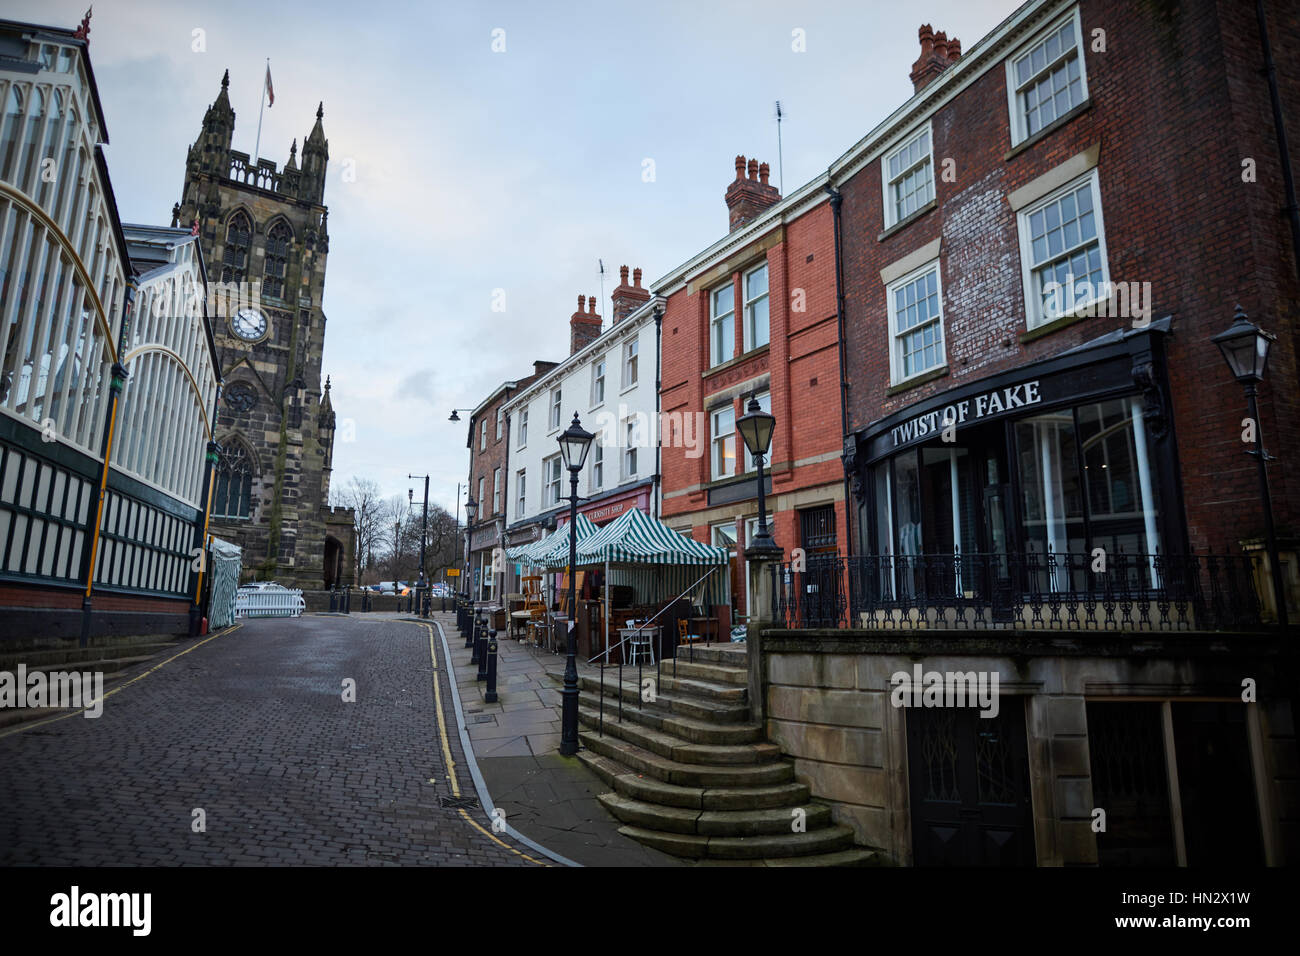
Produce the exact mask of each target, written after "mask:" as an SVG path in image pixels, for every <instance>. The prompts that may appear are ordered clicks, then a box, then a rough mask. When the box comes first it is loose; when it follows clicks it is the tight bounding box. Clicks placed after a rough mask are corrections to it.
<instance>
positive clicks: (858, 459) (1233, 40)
mask: <svg viewBox="0 0 1300 956" xmlns="http://www.w3.org/2000/svg"><path fill="white" fill-rule="evenodd" d="M1265 7H1266V8H1267V12H1268V18H1269V21H1270V23H1271V32H1272V36H1271V38H1270V39H1271V45H1272V49H1273V51H1274V56H1275V57H1276V58H1277V61H1278V69H1277V77H1278V82H1279V85H1280V91H1281V103H1282V108H1283V111H1284V114H1285V120H1286V121H1287V122H1288V123H1289V126H1290V128H1291V130H1292V135H1293V136H1294V135H1295V131H1296V130H1297V129H1298V128H1300V112H1298V109H1300V108H1298V107H1297V93H1300V70H1298V69H1297V67H1296V64H1295V61H1294V57H1292V56H1290V55H1289V51H1290V50H1291V49H1292V48H1293V47H1294V42H1295V40H1296V39H1297V36H1298V35H1300V34H1298V31H1297V18H1296V10H1295V7H1294V6H1292V5H1289V4H1282V3H1266V4H1265ZM921 41H922V51H921V57H920V58H919V59H918V61H917V64H916V68H915V69H914V71H913V74H912V78H913V81H914V83H915V84H916V90H917V92H916V95H915V96H914V97H913V98H912V99H910V100H908V101H907V102H906V103H905V104H903V106H901V107H900V108H899V109H898V110H897V111H895V112H894V114H893V115H891V116H890V117H888V118H887V119H886V120H885V121H884V122H883V123H881V124H880V126H878V127H877V128H876V129H875V130H873V131H872V132H871V133H870V134H869V135H868V136H867V137H866V138H865V139H863V140H862V141H861V142H860V143H859V144H858V145H857V146H855V147H854V149H853V150H851V151H850V152H849V153H847V154H846V155H845V156H844V157H842V158H841V159H840V160H838V161H837V162H836V163H835V164H833V165H832V168H831V178H832V180H833V181H834V182H835V183H836V185H837V186H838V187H839V189H840V193H841V195H842V197H843V202H842V207H841V212H842V219H841V223H840V227H841V234H842V237H843V284H844V297H845V306H846V314H845V322H846V342H845V349H846V354H847V366H848V378H849V390H848V396H849V400H848V418H849V424H850V428H851V430H852V432H853V440H851V441H850V442H848V443H847V445H846V456H847V459H848V460H847V464H848V471H849V473H850V475H851V477H852V478H853V479H854V481H855V487H856V489H857V491H858V492H859V497H858V505H859V507H858V508H857V509H855V510H856V511H857V512H858V513H857V514H856V515H855V521H856V537H855V541H854V545H855V549H856V550H860V551H861V553H864V554H871V553H879V554H894V555H902V554H917V553H920V554H926V553H934V554H942V553H947V554H949V555H951V554H952V553H953V550H954V548H957V549H959V550H961V551H962V552H980V551H994V550H998V549H1005V548H1010V549H1011V550H1021V551H1023V550H1025V549H1026V548H1035V549H1037V550H1038V551H1040V552H1043V551H1046V550H1048V549H1051V550H1053V551H1054V552H1055V553H1058V554H1059V553H1062V552H1066V551H1069V552H1075V551H1078V552H1083V553H1090V552H1091V551H1092V550H1093V549H1094V548H1096V547H1104V548H1106V549H1107V550H1108V551H1109V552H1111V553H1115V551H1116V550H1117V549H1119V548H1123V549H1124V550H1125V551H1126V552H1128V553H1151V552H1155V551H1157V550H1158V551H1160V552H1161V553H1175V554H1177V553H1186V551H1187V549H1188V548H1194V549H1198V550H1202V551H1203V550H1204V549H1206V548H1212V549H1213V550H1215V551H1217V552H1236V553H1240V551H1241V548H1242V546H1243V544H1245V545H1246V546H1248V547H1255V546H1257V542H1258V540H1259V539H1260V538H1262V534H1263V530H1262V529H1263V524H1262V508H1261V505H1260V490H1259V483H1258V476H1257V472H1256V463H1255V460H1254V459H1253V458H1251V457H1250V456H1248V455H1246V454H1244V452H1245V451H1246V450H1247V449H1248V448H1251V447H1254V446H1249V445H1243V442H1242V419H1243V418H1244V417H1245V415H1246V401H1245V398H1244V395H1243V391H1242V387H1241V386H1240V385H1239V384H1238V383H1237V382H1236V381H1235V380H1234V379H1233V378H1232V376H1231V374H1230V373H1229V370H1228V367H1227V365H1226V364H1225V362H1224V360H1223V357H1222V356H1221V354H1220V352H1219V349H1218V348H1217V347H1216V346H1215V344H1214V343H1213V342H1212V341H1211V338H1212V337H1213V336H1214V335H1216V334H1217V333H1219V332H1222V331H1223V330H1224V329H1226V328H1227V327H1228V326H1229V325H1230V324H1231V323H1232V321H1233V313H1234V306H1235V305H1236V304H1238V303H1240V304H1241V306H1242V307H1243V308H1244V309H1245V311H1246V312H1247V313H1248V314H1249V316H1250V317H1251V319H1252V320H1254V321H1255V323H1256V324H1258V325H1259V326H1260V327H1262V328H1264V329H1266V330H1268V331H1271V332H1272V333H1274V334H1276V335H1277V336H1278V341H1277V342H1276V344H1275V345H1274V347H1273V350H1272V354H1271V356H1270V359H1269V365H1268V371H1267V375H1266V377H1265V379H1264V382H1263V384H1262V386H1261V388H1260V410H1261V415H1260V417H1261V420H1262V421H1261V427H1262V432H1263V436H1264V442H1265V445H1266V446H1267V448H1268V450H1269V452H1270V453H1271V454H1273V455H1276V456H1279V457H1280V458H1281V459H1282V462H1280V463H1278V464H1275V465H1273V466H1272V467H1271V468H1270V475H1269V477H1270V481H1271V483H1272V493H1273V501H1274V507H1275V511H1276V516H1277V522H1278V527H1279V531H1280V533H1281V535H1282V537H1283V538H1284V539H1285V538H1287V537H1289V536H1290V535H1292V534H1294V533H1295V532H1296V531H1297V527H1296V523H1297V519H1300V511H1298V509H1300V482H1298V481H1297V479H1296V478H1295V477H1294V475H1293V474H1289V472H1290V471H1293V470H1294V469H1287V468H1286V467H1285V464H1284V462H1285V460H1286V458H1287V457H1288V456H1289V455H1293V454H1294V452H1293V451H1292V450H1293V449H1294V448H1295V447H1296V441H1297V438H1300V419H1298V418H1297V414H1296V412H1297V402H1298V401H1300V396H1298V395H1297V391H1296V357H1295V343H1294V334H1295V320H1296V313H1297V295H1298V293H1300V287H1298V285H1297V281H1296V267H1297V258H1296V256H1297V251H1296V249H1295V248H1294V246H1293V243H1292V239H1291V220H1290V219H1289V218H1288V217H1287V216H1286V215H1283V214H1281V213H1280V210H1282V209H1284V207H1286V206H1287V205H1288V204H1289V203H1294V198H1290V199H1289V198H1288V197H1287V195H1286V192H1285V188H1284V176H1283V170H1282V165H1281V162H1280V154H1279V147H1278V141H1277V135H1276V126H1275V123H1274V117H1273V111H1272V105H1271V100H1270V93H1269V87H1268V80H1267V77H1266V76H1265V75H1264V73H1263V68H1264V66H1265V53H1264V50H1263V45H1262V42H1261V36H1260V31H1259V26H1258V23H1257V20H1256V15H1255V11H1254V8H1253V5H1242V4H1234V3H1199V4H1191V5H1181V6H1178V7H1170V8H1169V10H1168V11H1167V12H1166V13H1162V12H1160V11H1159V10H1158V9H1157V8H1154V7H1151V6H1149V5H1142V4H1131V3H1117V2H1106V0H1082V2H1079V3H1065V4H1062V3H1034V4H1026V5H1025V6H1024V7H1022V8H1021V9H1020V10H1018V11H1016V13H1015V14H1013V15H1012V16H1011V17H1010V18H1008V20H1007V21H1005V22H1004V23H1003V24H1002V25H1001V26H1000V27H999V28H998V29H997V30H995V31H994V32H993V33H992V34H990V35H989V36H988V37H986V38H985V39H984V40H982V41H981V42H980V43H979V44H978V45H977V46H976V47H975V48H973V49H971V50H970V51H968V52H967V54H966V55H965V56H962V54H961V50H960V46H959V45H957V46H956V47H955V49H954V48H953V46H952V45H951V44H950V43H949V42H948V41H947V40H946V38H944V37H943V34H942V33H939V34H935V33H933V31H931V30H930V29H929V27H923V28H922V30H921ZM1293 142H1294V139H1293ZM1292 161H1293V160H1292ZM1066 276H1073V283H1074V286H1075V288H1076V291H1078V292H1079V293H1080V294H1079V295H1077V296H1076V297H1075V300H1074V301H1073V302H1071V301H1069V288H1070V283H1069V281H1068V280H1067V279H1066ZM1084 280H1089V282H1090V284H1092V285H1095V286H1097V288H1096V289H1094V290H1093V291H1094V292H1101V291H1102V286H1101V283H1103V282H1109V283H1111V284H1112V286H1113V287H1114V288H1113V291H1112V292H1111V294H1110V296H1109V297H1107V296H1105V295H1104V294H1103V295H1100V296H1098V298H1100V299H1101V300H1102V301H1101V306H1103V307H1105V313H1106V314H1100V315H1098V314H1093V315H1091V316H1089V314H1088V313H1089V312H1090V311H1101V309H1100V308H1096V309H1090V308H1088V307H1087V306H1086V303H1085V300H1086V299H1088V298H1090V297H1091V296H1090V295H1089V294H1088V292H1089V290H1088V288H1086V287H1084V286H1082V285H1080V283H1082V282H1083V281H1084ZM1053 281H1055V282H1057V283H1058V285H1060V286H1063V287H1064V288H1063V289H1062V294H1060V295H1059V296H1056V297H1053V296H1052V294H1051V289H1050V288H1049V289H1047V302H1046V303H1045V304H1044V302H1043V298H1044V293H1045V287H1047V286H1048V284H1049V283H1050V282H1053ZM1058 300H1059V301H1058ZM1126 305H1127V309H1126V308H1125V306H1126ZM1053 306H1055V308H1053ZM1072 306H1073V307H1074V308H1072ZM1080 306H1083V307H1082V308H1079V307H1080ZM1116 311H1120V312H1125V313H1126V314H1124V315H1119V316H1117V315H1116V314H1115V313H1116ZM1030 383H1037V384H1036V385H1035V387H1034V389H1033V395H1032V396H1031V395H1029V394H1027V393H1026V392H1025V390H1024V389H1025V388H1026V387H1028V386H1029V384H1030ZM1008 388H1014V389H1016V390H1015V391H1013V392H1011V393H1008V392H1007V389H1008ZM1031 399H1032V400H1031ZM998 406H1000V407H998ZM945 415H949V416H952V415H955V416H956V417H957V418H958V419H959V420H957V421H956V422H955V426H956V427H955V435H953V434H951V433H950V435H949V438H953V439H955V440H951V441H947V442H945V441H944V440H943V439H942V437H941V433H942V430H943V429H942V423H943V421H944V418H945ZM1111 456H1114V457H1113V458H1112V457H1111ZM1103 469H1106V470H1107V472H1108V474H1107V480H1106V482H1105V483H1104V487H1103V483H1102V482H1100V480H1099V478H1098V476H1099V475H1100V474H1101V473H1102V470H1103ZM954 489H956V493H955V494H954ZM1284 543H1285V542H1284ZM1290 563H1291V566H1292V568H1294V560H1292V561H1291V562H1290ZM1291 573H1292V575H1294V571H1292V572H1291ZM1291 583H1292V585H1294V580H1293V581H1292V582H1291Z"/></svg>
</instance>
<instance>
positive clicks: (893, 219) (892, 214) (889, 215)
mask: <svg viewBox="0 0 1300 956" xmlns="http://www.w3.org/2000/svg"><path fill="white" fill-rule="evenodd" d="M922 136H928V137H929V144H930V148H929V149H928V150H926V152H925V154H924V156H922V158H920V159H918V160H917V161H916V162H915V163H913V164H912V165H910V166H907V167H904V168H902V169H900V170H899V171H898V175H897V176H892V177H891V176H890V175H889V161H890V160H891V159H893V158H894V157H895V156H897V155H899V154H900V153H902V152H903V151H904V150H906V149H907V148H908V147H910V146H911V145H912V144H913V143H915V142H916V141H917V140H918V139H920V138H921V137H922ZM923 168H929V170H930V198H929V199H927V200H926V201H925V202H923V203H919V204H918V205H917V207H916V208H915V209H913V210H912V211H911V212H910V213H908V214H907V215H906V216H900V215H899V214H898V203H897V201H896V199H895V198H894V186H895V185H896V184H897V183H899V182H900V181H902V179H903V178H904V177H905V176H907V174H908V173H910V172H913V171H914V170H918V169H923ZM880 188H881V198H882V199H883V208H884V211H885V228H886V229H888V228H889V227H890V226H895V225H897V224H898V223H900V222H903V221H904V220H906V219H910V218H912V217H913V216H915V215H916V214H917V213H918V212H920V211H921V210H922V209H924V208H925V207H926V206H928V205H929V204H930V203H931V202H933V201H934V198H935V195H936V191H935V184H934V129H933V124H932V123H929V122H926V123H925V124H924V125H922V126H919V127H917V128H916V129H914V130H912V131H911V132H910V133H908V134H907V135H906V136H905V137H904V138H903V139H901V140H899V142H898V143H897V144H896V145H895V146H893V147H892V148H891V149H890V150H889V151H888V152H887V153H885V155H883V156H882V157H880Z"/></svg>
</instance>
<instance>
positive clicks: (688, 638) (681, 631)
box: [677, 617, 704, 647]
mask: <svg viewBox="0 0 1300 956" xmlns="http://www.w3.org/2000/svg"><path fill="white" fill-rule="evenodd" d="M691 623H692V622H691V621H688V620H687V619H686V618H684V617H679V618H678V619H677V646H678V647H681V646H682V645H683V644H702V643H704V638H703V637H701V636H700V635H699V634H688V633H687V631H689V630H690V629H691Z"/></svg>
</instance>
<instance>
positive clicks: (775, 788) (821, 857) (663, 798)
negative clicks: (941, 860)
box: [578, 644, 883, 866]
mask: <svg viewBox="0 0 1300 956" xmlns="http://www.w3.org/2000/svg"><path fill="white" fill-rule="evenodd" d="M679 651H680V652H682V653H683V657H682V658H679V659H677V660H676V661H675V662H673V661H666V662H663V664H662V665H661V666H660V667H659V668H653V667H647V668H644V669H642V670H641V671H640V672H639V676H640V677H642V678H645V677H653V678H654V679H655V684H654V685H653V690H654V700H653V701H646V700H642V685H641V684H640V683H639V682H638V681H637V677H638V671H637V670H636V669H635V668H624V669H623V680H622V682H621V683H620V681H619V676H618V670H617V669H616V668H614V669H610V668H606V669H605V672H604V675H603V676H604V678H605V680H604V683H603V688H602V682H601V675H600V674H599V673H595V674H593V673H592V672H591V671H588V672H586V673H585V674H583V675H580V677H579V681H580V684H581V688H580V691H579V695H578V719H579V721H580V722H581V724H582V725H583V726H584V727H586V728H587V729H585V730H582V731H580V732H579V734H578V739H579V740H580V741H581V742H582V744H583V747H584V748H585V749H583V750H581V751H579V753H578V759H579V760H581V761H582V763H583V764H585V765H586V766H587V767H588V768H589V769H591V770H592V772H593V773H595V774H596V775H597V776H598V777H599V778H600V779H601V780H603V781H604V782H605V783H606V784H607V785H608V786H609V787H610V788H611V790H612V792H610V793H605V794H602V795H601V796H600V798H599V799H600V802H601V804H602V805H603V806H604V807H605V809H606V810H608V811H609V813H610V814H611V815H613V816H614V818H615V819H617V820H618V821H619V822H621V823H622V824H623V826H621V827H620V828H619V832H620V833H622V834H623V835H625V836H628V837H631V838H632V839H634V840H637V841H639V842H641V843H644V844H646V845H647V846H651V847H654V848H655V849H658V850H661V851H663V852H665V853H669V854H672V855H673V856H680V857H685V858H688V859H692V860H695V861H697V862H699V863H701V864H705V865H710V866H877V865H880V864H881V863H882V862H883V861H882V859H881V857H880V855H879V854H878V853H877V852H876V851H874V850H871V849H865V848H862V847H857V846H855V845H854V843H853V831H852V829H850V828H849V827H846V826H843V825H840V824H836V823H835V822H834V819H833V816H832V812H831V809H830V807H829V806H827V805H826V804H822V803H818V802H816V801H813V800H812V799H811V794H810V793H809V790H808V787H807V785H806V784H802V783H800V782H798V781H797V780H795V778H794V765H793V764H792V763H791V762H790V761H788V760H786V759H784V758H783V757H782V755H781V752H780V748H779V747H777V746H776V745H775V744H772V743H770V742H769V741H768V740H767V739H766V737H765V735H764V733H763V728H762V727H761V726H760V725H758V724H755V723H752V722H751V720H750V715H749V692H748V682H749V670H748V657H747V648H746V646H745V645H744V644H705V645H697V646H696V647H695V648H694V652H693V657H694V660H691V659H690V656H692V655H691V654H690V652H688V651H686V649H684V648H682V649H679ZM674 668H675V670H676V673H675V674H674V672H673V671H674ZM620 701H621V702H622V713H621V715H620V713H619V703H620ZM602 707H603V713H602ZM796 827H798V829H797V830H796Z"/></svg>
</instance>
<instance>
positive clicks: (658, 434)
mask: <svg viewBox="0 0 1300 956" xmlns="http://www.w3.org/2000/svg"><path fill="white" fill-rule="evenodd" d="M654 317H655V480H654V489H653V491H652V492H651V494H650V497H651V502H650V507H651V509H652V510H653V512H654V519H655V521H658V520H659V494H660V491H661V490H662V487H663V482H662V476H661V475H660V474H659V467H660V465H659V460H660V458H659V452H660V449H662V448H663V444H664V435H663V420H662V418H660V404H659V390H660V389H661V388H662V387H663V379H662V371H663V370H662V365H663V358H662V357H661V353H662V345H661V340H662V336H663V328H664V310H663V306H655V308H654Z"/></svg>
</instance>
